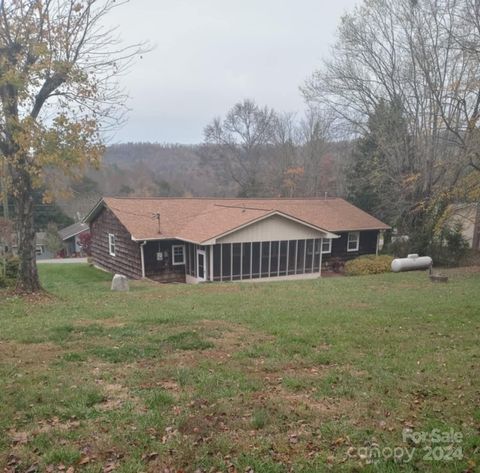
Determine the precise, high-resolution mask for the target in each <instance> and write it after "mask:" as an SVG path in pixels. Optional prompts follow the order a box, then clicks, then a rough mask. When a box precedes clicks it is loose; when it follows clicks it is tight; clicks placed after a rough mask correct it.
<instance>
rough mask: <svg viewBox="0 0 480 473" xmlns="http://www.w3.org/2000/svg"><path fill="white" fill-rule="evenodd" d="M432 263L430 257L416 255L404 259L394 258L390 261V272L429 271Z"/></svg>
mask: <svg viewBox="0 0 480 473" xmlns="http://www.w3.org/2000/svg"><path fill="white" fill-rule="evenodd" d="M432 264H433V261H432V258H430V256H418V255H417V254H411V255H408V256H407V257H406V258H396V259H394V260H393V261H392V271H393V272H394V273H400V272H401V271H415V270H418V269H430V268H431V267H432Z"/></svg>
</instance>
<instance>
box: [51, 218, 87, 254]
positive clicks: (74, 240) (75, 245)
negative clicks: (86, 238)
mask: <svg viewBox="0 0 480 473" xmlns="http://www.w3.org/2000/svg"><path fill="white" fill-rule="evenodd" d="M89 232H90V228H89V226H88V224H86V223H83V222H80V223H74V224H73V225H69V226H68V227H66V228H62V229H61V230H59V231H58V234H59V236H60V238H61V239H62V241H63V245H64V252H63V253H64V256H66V257H71V256H77V255H79V254H82V251H83V250H82V247H81V245H80V238H81V236H82V235H84V234H87V233H89Z"/></svg>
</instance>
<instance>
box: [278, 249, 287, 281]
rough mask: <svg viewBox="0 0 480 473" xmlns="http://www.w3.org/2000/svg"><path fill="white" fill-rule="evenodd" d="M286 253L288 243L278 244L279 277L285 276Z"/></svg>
mask: <svg viewBox="0 0 480 473" xmlns="http://www.w3.org/2000/svg"><path fill="white" fill-rule="evenodd" d="M287 253H288V241H281V242H280V261H279V265H278V268H279V272H278V275H279V276H285V275H286V274H287Z"/></svg>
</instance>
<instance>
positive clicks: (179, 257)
mask: <svg viewBox="0 0 480 473" xmlns="http://www.w3.org/2000/svg"><path fill="white" fill-rule="evenodd" d="M172 264H173V266H177V265H179V264H185V246H184V245H172Z"/></svg>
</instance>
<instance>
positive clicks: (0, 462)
mask: <svg viewBox="0 0 480 473" xmlns="http://www.w3.org/2000/svg"><path fill="white" fill-rule="evenodd" d="M40 271H41V277H42V281H43V284H44V286H45V288H46V289H47V290H48V292H49V293H50V297H48V298H47V297H43V298H39V299H19V298H16V297H13V296H11V295H9V294H8V293H6V292H1V291H0V406H1V411H0V471H6V472H10V471H11V472H14V471H19V472H26V471H29V472H35V471H47V472H55V471H67V472H68V473H72V472H79V471H81V472H106V473H108V472H111V471H115V472H132V473H133V472H135V473H137V472H147V471H149V472H160V473H161V472H180V471H181V472H194V471H200V472H201V471H206V472H210V471H211V472H219V471H222V472H239V473H240V472H246V471H254V472H255V473H260V472H269V473H270V472H272V473H273V472H278V473H280V472H287V471H293V472H322V471H329V470H330V471H334V472H337V471H340V472H341V471H360V470H361V471H367V472H368V471H371V472H373V471H375V472H382V473H383V472H397V471H398V472H400V471H401V472H418V471H422V472H424V471H432V472H449V471H451V472H461V471H468V472H473V471H476V468H477V466H476V465H475V463H476V464H477V465H478V464H479V460H478V457H479V456H480V435H479V432H480V408H479V405H480V382H479V380H480V269H478V268H477V270H468V271H467V270H465V271H461V270H458V271H452V272H451V273H450V282H449V283H448V284H431V283H430V282H429V281H428V279H427V277H426V275H425V274H424V273H407V274H400V275H398V274H397V275H394V274H385V275H379V276H368V277H355V278H327V279H323V280H311V281H298V282H276V283H257V284H227V283H224V284H204V285H199V286H187V285H157V284H154V283H149V282H133V283H131V291H130V292H129V293H124V294H122V293H111V292H110V290H109V282H110V276H109V275H108V274H105V273H102V272H100V271H97V270H95V269H93V268H90V267H88V266H87V265H43V266H41V267H40ZM406 428H408V429H412V430H413V431H414V432H415V433H419V432H422V431H424V432H427V433H431V431H432V429H439V430H440V431H442V432H445V431H449V430H450V429H453V431H455V432H459V433H460V434H461V435H462V439H461V441H459V442H457V443H455V442H452V441H450V440H449V439H444V440H445V441H444V442H443V443H431V442H430V440H429V439H423V440H422V441H421V442H420V444H418V445H416V449H415V450H412V447H415V444H413V443H412V442H411V441H407V440H404V439H403V438H402V432H403V431H404V429H406ZM366 447H370V450H369V449H368V448H366ZM376 447H377V448H378V449H380V451H381V452H382V453H383V454H384V456H385V458H381V459H380V460H379V461H378V462H374V463H370V462H369V460H368V457H367V458H365V456H366V455H368V453H369V452H374V451H375V448H376ZM394 447H398V448H397V450H396V452H397V454H400V452H407V451H408V452H413V458H412V459H411V460H410V461H409V462H407V461H405V460H406V454H404V456H403V457H402V459H401V460H400V461H397V462H395V461H394V460H393V459H391V458H390V459H389V458H388V453H389V451H388V450H385V449H386V448H394ZM431 447H436V450H435V449H434V450H431ZM372 449H373V450H372ZM405 449H408V450H405ZM4 468H5V470H4ZM248 468H250V470H249V469H248Z"/></svg>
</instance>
